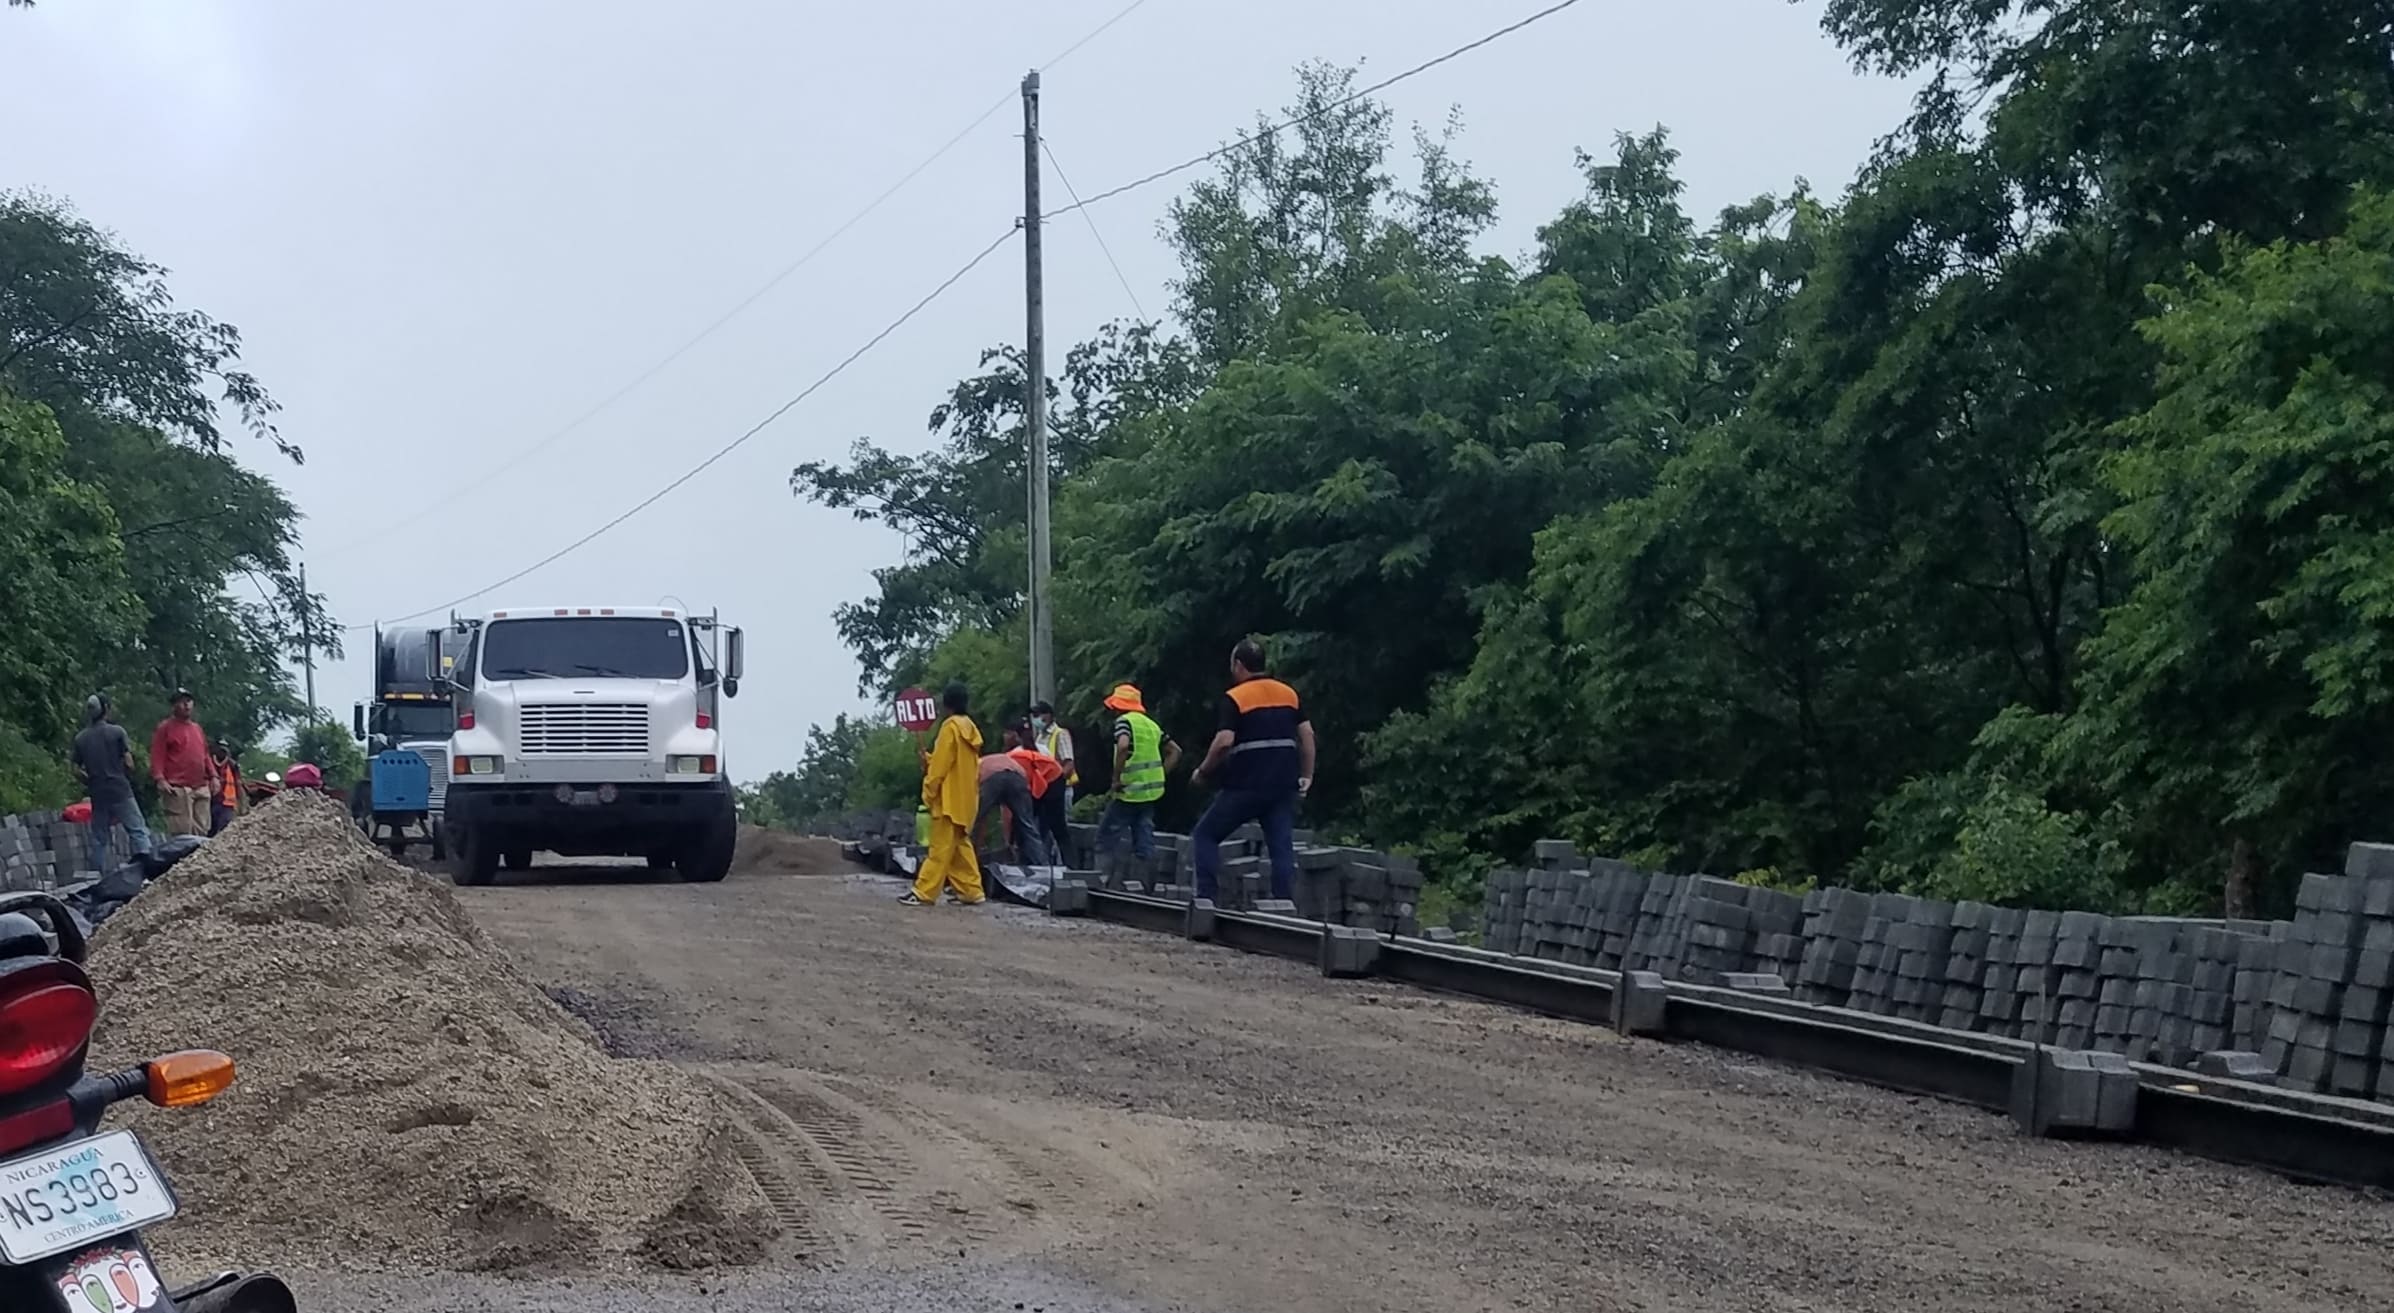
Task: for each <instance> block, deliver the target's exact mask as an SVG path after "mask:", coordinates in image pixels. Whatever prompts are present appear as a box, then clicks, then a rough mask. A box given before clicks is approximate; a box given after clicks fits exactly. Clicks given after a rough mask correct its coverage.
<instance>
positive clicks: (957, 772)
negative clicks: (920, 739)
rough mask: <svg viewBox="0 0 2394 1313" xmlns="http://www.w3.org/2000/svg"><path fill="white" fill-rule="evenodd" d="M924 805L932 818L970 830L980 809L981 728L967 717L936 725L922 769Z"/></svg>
mask: <svg viewBox="0 0 2394 1313" xmlns="http://www.w3.org/2000/svg"><path fill="white" fill-rule="evenodd" d="M923 806H924V807H926V808H928V809H930V812H931V819H933V820H935V821H946V822H948V823H949V824H952V825H961V826H964V827H965V828H967V829H970V828H971V827H972V823H973V818H974V817H975V816H976V815H978V814H979V812H980V810H981V727H980V726H978V725H975V724H974V723H973V720H972V717H970V716H950V717H948V718H947V719H946V720H944V721H941V722H940V725H939V738H938V739H937V740H936V741H934V742H933V743H932V745H931V761H930V764H929V765H927V766H925V767H924V768H923Z"/></svg>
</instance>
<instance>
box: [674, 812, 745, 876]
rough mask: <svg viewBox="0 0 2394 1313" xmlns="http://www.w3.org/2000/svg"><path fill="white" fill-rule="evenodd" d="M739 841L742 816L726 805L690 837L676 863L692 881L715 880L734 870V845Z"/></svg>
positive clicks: (682, 872) (683, 874) (675, 860)
mask: <svg viewBox="0 0 2394 1313" xmlns="http://www.w3.org/2000/svg"><path fill="white" fill-rule="evenodd" d="M739 841H740V822H739V818H738V817H736V816H734V815H733V814H732V813H731V811H730V809H728V808H726V809H725V810H724V812H723V814H722V815H720V816H718V817H716V818H715V819H714V820H711V821H709V822H707V824H706V828H705V829H703V830H701V831H699V833H698V834H697V835H696V836H695V837H693V838H692V839H691V840H690V843H689V846H688V847H686V848H684V849H682V852H681V855H680V856H679V857H676V858H675V859H674V866H675V867H676V868H678V869H679V870H680V871H681V875H682V879H683V880H685V881H687V882H688V883H690V884H713V883H715V882H716V881H718V880H720V879H722V878H723V877H725V876H727V875H730V874H731V864H732V847H733V845H735V844H737V843H738V842H739Z"/></svg>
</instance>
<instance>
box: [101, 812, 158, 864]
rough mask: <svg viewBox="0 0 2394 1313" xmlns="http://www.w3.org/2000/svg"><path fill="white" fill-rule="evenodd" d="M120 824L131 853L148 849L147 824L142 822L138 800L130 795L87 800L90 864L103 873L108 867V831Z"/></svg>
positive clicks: (136, 853)
mask: <svg viewBox="0 0 2394 1313" xmlns="http://www.w3.org/2000/svg"><path fill="white" fill-rule="evenodd" d="M119 825H122V826H124V827H125V836H126V837H127V838H128V839H130V840H132V843H133V855H134V856H136V857H139V856H142V855H144V854H146V853H148V852H149V850H150V827H149V826H148V825H146V824H144V823H143V822H142V819H141V804H140V803H138V802H135V801H134V800H133V799H131V798H119V799H118V800H116V801H115V802H102V801H100V800H99V799H97V798H94V799H92V802H91V864H92V866H93V868H94V869H96V870H98V871H100V872H101V873H102V874H105V873H106V872H107V870H108V867H107V865H106V863H107V861H108V831H109V830H110V829H111V828H113V827H115V826H119Z"/></svg>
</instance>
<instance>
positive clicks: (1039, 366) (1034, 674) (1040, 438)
mask: <svg viewBox="0 0 2394 1313" xmlns="http://www.w3.org/2000/svg"><path fill="white" fill-rule="evenodd" d="M1022 193H1023V195H1022V253H1023V288H1024V309H1025V320H1026V322H1025V326H1024V332H1023V351H1022V357H1023V361H1022V364H1023V386H1024V389H1025V392H1026V395H1025V396H1024V397H1023V429H1024V430H1025V433H1026V436H1027V437H1028V440H1029V446H1030V450H1029V452H1028V470H1027V474H1028V476H1029V477H1028V482H1029V484H1030V539H1031V542H1030V548H1031V580H1030V593H1029V604H1028V605H1027V606H1026V607H1025V608H1024V610H1025V611H1026V613H1027V614H1026V617H1025V618H1026V619H1028V620H1029V622H1030V630H1031V700H1032V701H1034V702H1043V701H1045V702H1052V701H1054V700H1055V696H1056V658H1055V621H1054V617H1053V615H1052V613H1051V611H1050V609H1049V608H1050V605H1051V599H1050V597H1049V568H1050V561H1049V546H1048V486H1047V480H1048V462H1047V305H1046V300H1045V292H1044V289H1043V287H1042V273H1041V268H1040V257H1041V250H1040V233H1039V226H1040V225H1039V70H1037V69H1032V70H1031V71H1030V73H1029V74H1027V75H1025V76H1024V78H1023V80H1022Z"/></svg>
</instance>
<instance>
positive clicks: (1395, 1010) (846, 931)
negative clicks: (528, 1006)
mask: <svg viewBox="0 0 2394 1313" xmlns="http://www.w3.org/2000/svg"><path fill="white" fill-rule="evenodd" d="M536 874H537V873H536ZM895 889H896V887H895V886H894V885H889V884H886V883H885V882H881V881H876V880H871V879H866V878H860V877H855V876H840V875H831V874H823V873H812V874H810V873H806V872H802V871H790V870H779V871H775V870H768V871H764V872H758V873H751V874H747V875H744V876H736V877H735V878H734V879H733V880H731V881H729V882H726V883H725V884H723V885H719V886H714V887H705V888H700V887H687V886H679V885H661V884H652V883H640V882H625V883H615V882H611V881H607V880H602V879H586V880H585V879H575V880H571V881H569V882H565V883H542V884H517V885H511V886H507V887H501V888H497V889H491V890H474V891H467V897H466V903H467V906H468V908H469V909H470V911H471V912H472V914H473V915H474V916H475V917H476V919H477V920H478V921H480V922H481V923H482V924H483V925H484V926H485V927H487V928H488V930H489V931H490V933H491V934H492V935H493V937H494V938H495V939H496V940H497V941H498V942H499V943H501V944H502V945H504V946H505V947H507V948H508V949H509V950H510V951H512V952H514V953H515V954H516V955H517V956H518V958H519V960H520V961H521V962H522V963H523V965H524V967H525V969H526V970H527V971H528V972H529V973H530V974H531V975H532V976H533V977H534V978H535V979H536V980H538V981H539V982H541V984H542V985H544V986H545V987H547V988H549V989H551V990H552V991H555V990H573V991H577V993H576V994H575V995H573V996H571V997H573V998H574V999H576V1000H578V1001H579V1002H580V1003H581V1006H576V1004H575V1003H574V1002H569V1003H568V1004H567V1005H568V1006H569V1007H570V1008H572V1009H573V1010H575V1011H576V1012H580V1013H583V1014H584V1015H585V1016H586V1017H589V1018H590V1019H591V1020H593V1024H594V1025H597V1026H598V1027H599V1029H600V1030H601V1031H602V1033H605V1034H608V1035H610V1036H612V1037H615V1038H614V1039H612V1040H611V1043H619V1044H623V1045H625V1046H626V1047H628V1048H630V1049H631V1050H633V1051H637V1052H640V1053H641V1055H642V1056H661V1057H665V1058H667V1059H668V1060H672V1061H677V1062H680V1063H682V1064H684V1065H687V1066H689V1067H690V1068H692V1069H693V1070H696V1071H700V1072H702V1073H710V1072H711V1073H716V1074H717V1075H718V1076H719V1078H720V1079H722V1080H725V1081H730V1082H733V1083H734V1084H735V1085H736V1087H737V1088H740V1089H755V1090H758V1091H761V1092H762V1093H763V1094H765V1095H766V1096H769V1097H768V1098H767V1099H766V1102H772V1103H775V1104H776V1105H777V1106H780V1107H785V1108H790V1107H796V1108H798V1109H799V1112H800V1114H801V1115H799V1116H798V1119H797V1122H796V1123H795V1124H796V1125H797V1126H798V1129H799V1130H800V1131H802V1132H804V1135H805V1136H807V1137H812V1138H810V1139H807V1140H806V1141H805V1143H804V1144H799V1141H798V1140H791V1141H790V1143H792V1144H797V1145H798V1149H799V1150H802V1151H803V1152H799V1151H795V1150H794V1151H793V1152H792V1155H791V1157H790V1159H789V1161H790V1162H792V1163H799V1162H801V1161H802V1160H812V1161H816V1162H819V1163H821V1164H823V1165H824V1171H823V1172H822V1173H821V1174H820V1176H819V1179H816V1178H809V1181H808V1183H804V1184H805V1188H806V1190H809V1191H813V1192H815V1193H814V1194H810V1195H808V1196H807V1198H808V1199H809V1200H811V1201H812V1202H801V1203H793V1204H791V1205H790V1210H789V1213H788V1215H789V1216H790V1217H791V1219H792V1224H793V1226H794V1227H795V1228H796V1229H797V1231H798V1232H799V1233H800V1234H801V1235H803V1236H804V1237H805V1243H804V1244H801V1245H785V1248H784V1249H783V1250H782V1251H781V1252H780V1256H779V1257H777V1258H776V1259H775V1260H774V1261H773V1262H772V1263H770V1264H768V1265H767V1266H765V1267H763V1268H752V1269H746V1270H743V1271H740V1272H738V1273H730V1274H721V1275H708V1276H704V1277H701V1278H697V1279H692V1278H676V1279H673V1280H669V1281H662V1282H660V1281H656V1280H649V1279H635V1278H630V1277H625V1278H607V1277H601V1276H593V1277H590V1278H585V1279H578V1280H576V1281H574V1282H573V1283H571V1284H566V1285H527V1284H520V1283H513V1282H508V1281H505V1280H495V1281H493V1280H484V1279H481V1278H474V1279H455V1280H450V1279H444V1280H443V1281H442V1282H441V1283H438V1284H431V1283H425V1282H420V1281H413V1280H409V1281H400V1282H396V1283H393V1282H387V1281H381V1280H379V1279H375V1278H357V1277H339V1278H315V1277H309V1278H303V1289H302V1306H303V1307H306V1308H310V1309H328V1310H347V1309H352V1308H354V1309H360V1310H364V1309H369V1308H371V1309H376V1310H390V1311H393V1313H415V1311H416V1310H424V1311H426V1313H429V1311H430V1310H436V1309H438V1310H475V1309H484V1308H489V1309H500V1308H506V1309H549V1308H560V1309H562V1308H569V1307H570V1308H577V1309H612V1308H625V1309H630V1308H664V1309H677V1308H683V1307H687V1308H691V1309H701V1308H703V1309H706V1310H709V1313H742V1311H743V1310H747V1309H826V1310H840V1309H851V1308H853V1309H866V1308H873V1309H896V1310H909V1309H917V1308H919V1309H924V1310H931V1309H940V1310H949V1309H956V1310H966V1309H996V1310H1007V1309H1014V1308H1016V1307H1017V1305H1019V1306H1020V1307H1021V1308H1023V1309H1030V1310H1040V1309H1045V1310H1047V1313H1067V1311H1068V1310H1082V1309H1087V1310H1108V1311H1110V1313H1111V1311H1121V1313H1146V1311H1147V1310H1156V1309H1192V1310H1274V1309H1324V1310H1358V1311H1361V1310H1380V1309H1393V1308H1426V1309H1438V1310H1449V1309H1453V1310H1463V1309H1570V1310H1575V1311H1576V1310H1608V1309H1637V1310H1678V1309H1740V1310H1824V1309H1839V1310H1845V1309H1853V1310H1881V1309H1883V1310H1914V1309H1937V1310H1979V1309H1984V1310H1998V1309H2000V1310H2004V1311H2005V1313H2014V1311H2016V1310H2021V1309H2037V1310H2043V1309H2088V1310H2104V1311H2105V1313H2139V1311H2146V1310H2149V1311H2150V1313H2182V1311H2186V1310H2212V1309H2217V1310H2231V1309H2233V1310H2277V1311H2283V1313H2294V1311H2295V1310H2303V1311H2305V1313H2309V1311H2312V1310H2323V1309H2363V1308H2368V1309H2372V1310H2379V1309H2382V1308H2384V1307H2385V1305H2386V1304H2387V1302H2388V1300H2389V1299H2394V1261H2390V1260H2389V1258H2388V1255H2389V1253H2394V1205H2389V1204H2386V1203H2383V1202H2380V1201H2378V1200H2374V1199H2371V1198H2367V1197H2364V1196H2362V1195H2359V1194H2356V1193H2353V1192H2350V1191H2344V1190H2335V1189H2321V1188H2310V1187H2301V1186H2296V1185H2292V1184H2289V1183H2286V1182H2283V1181H2279V1180H2276V1179H2274V1178H2271V1177H2267V1176H2264V1175H2261V1174H2258V1173H2254V1172H2249V1171H2244V1170H2240V1169H2234V1168H2228V1167H2224V1166H2219V1165H2215V1164H2211V1163H2206V1162H2202V1161H2199V1160H2195V1159H2190V1158H2186V1157H2182V1156H2179V1155H2175V1154H2171V1153H2167V1152H2163V1151H2160V1150H2155V1149H2147V1148H2137V1147H2122V1146H2100V1145H2065V1144H2058V1143H2048V1142H2040V1141H2029V1140H2023V1139H2020V1138H2018V1137H2016V1136H2015V1135H2014V1134H2013V1133H2012V1132H2011V1130H2010V1128H2009V1125H2008V1124H2007V1123H2006V1122H2004V1121H2003V1120H2002V1119H2000V1118H1997V1117H1994V1116H1991V1115H1987V1114H1983V1113H1980V1112H1977V1111H1975V1110H1971V1109H1965V1108H1960V1107H1955V1106H1951V1105H1946V1104H1941V1103H1937V1102H1934V1101H1931V1100H1925V1099H1917V1098H1909V1097H1905V1096H1901V1095H1896V1094H1890V1093H1887V1092H1883V1091H1878V1090H1872V1089H1867V1088H1864V1087H1861V1086H1857V1085H1851V1084H1847V1083H1843V1082H1839V1081H1834V1080H1828V1079H1824V1078H1819V1077H1815V1076H1812V1075H1809V1074H1805V1073H1801V1072H1797V1071H1792V1070H1788V1069H1784V1068H1780V1067H1777V1066H1774V1065H1772V1064H1769V1063H1764V1062H1759V1061H1754V1060H1750V1059H1746V1058H1743V1057H1739V1056H1736V1055H1732V1054H1726V1053H1722V1052H1718V1051H1713V1050H1707V1049H1703V1048H1698V1047H1694V1046H1688V1045H1669V1044H1661V1043H1654V1042H1648V1041H1631V1040H1624V1039H1621V1038H1619V1037H1617V1036H1614V1035H1612V1034H1610V1033H1608V1032H1605V1031H1601V1030H1597V1029H1593V1028H1590V1027H1586V1026H1579V1025H1573V1024H1571V1023H1566V1022H1558V1021H1551V1020H1547V1019H1543V1018H1537V1017H1531V1016H1526V1015H1522V1014H1519V1013H1514V1012H1509V1011H1505V1010H1503V1009H1499V1008H1495V1007H1491V1006H1488V1005H1484V1004H1480V1003H1475V1002H1470V1001H1467V1000H1459V999H1451V998H1444V997H1438V996H1433V995H1429V994H1426V993H1422V992H1419V991H1415V990H1411V989H1406V988H1401V987H1395V986H1390V985H1387V984H1385V983H1375V982H1369V981H1362V982H1352V981H1350V982H1336V981H1327V980H1324V979H1322V978H1321V977H1320V976H1319V975H1318V974H1316V973H1314V972H1312V971H1310V970H1307V969H1305V968H1303V967H1301V966H1299V965H1296V964H1292V963H1286V962H1281V961H1278V960H1274V959H1269V958H1260V957H1252V956H1247V955H1242V954H1239V953H1236V952H1233V951H1230V950H1227V949H1221V948H1217V947H1202V946H1194V945H1190V944H1187V943H1184V942H1180V941H1178V940H1175V939H1172V938H1169V937H1165V936H1154V935H1144V934H1140V933H1138V932H1134V931H1128V930H1123V929H1119V928H1116V927H1110V926H1103V925H1095V924H1091V923H1087V922H1068V921H1059V920H1054V919H1050V918H1047V917H1044V916H1041V915H1038V914H1036V913H1027V912H1022V911H1018V910H1010V909H998V908H996V907H994V906H993V907H986V908H981V909H975V910H969V911H968V910H964V909H956V908H936V909H927V910H909V909H904V908H901V907H899V906H897V905H896V904H895V903H894V902H893V901H891V895H892V894H894V893H895ZM553 996H554V995H553ZM585 1008H587V1009H589V1011H585ZM777 1082H778V1083H777ZM817 1105H821V1108H825V1109H829V1110H830V1111H829V1112H822V1111H820V1110H818V1111H816V1112H814V1113H808V1112H807V1109H810V1108H816V1107H817ZM759 1106H760V1108H761V1107H762V1106H763V1105H762V1104H760V1105H759ZM833 1114H836V1116H835V1115H833ZM761 1116H762V1115H761V1114H760V1122H759V1133H760V1135H763V1134H764V1133H765V1132H766V1131H770V1130H772V1129H773V1128H772V1127H769V1126H766V1125H765V1123H764V1121H763V1120H762V1119H761ZM827 1127H828V1128H830V1129H829V1130H828V1131H827V1130H826V1128H827ZM767 1138H769V1137H767ZM809 1146H811V1147H809ZM827 1146H828V1147H827ZM843 1146H844V1147H843ZM859 1146H861V1147H859ZM843 1158H845V1159H850V1160H855V1161H858V1162H862V1164H863V1166H861V1167H857V1166H855V1165H854V1162H851V1163H850V1165H849V1166H847V1167H843V1166H842V1165H841V1162H840V1161H839V1160H840V1159H843ZM793 1179H795V1176H793ZM875 1182H878V1183H879V1184H874V1183H875ZM769 1193H770V1191H769ZM816 1195H820V1196H821V1197H820V1198H816ZM892 1199H895V1200H899V1201H901V1202H900V1203H898V1204H892V1203H890V1202H889V1200H892ZM843 1200H850V1201H852V1202H853V1204H854V1206H850V1204H849V1203H843V1202H842V1201H843ZM906 1200H927V1201H931V1204H932V1205H933V1206H931V1207H930V1208H929V1212H928V1213H927V1214H924V1213H922V1212H920V1210H917V1211H915V1212H909V1211H908V1207H907V1206H906V1205H905V1204H904V1202H903V1201H906ZM943 1210H944V1211H943ZM926 1215H927V1216H928V1217H929V1218H930V1219H931V1220H930V1221H929V1222H927V1223H920V1224H918V1223H917V1222H916V1221H912V1220H909V1219H910V1218H917V1217H920V1216H926Z"/></svg>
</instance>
